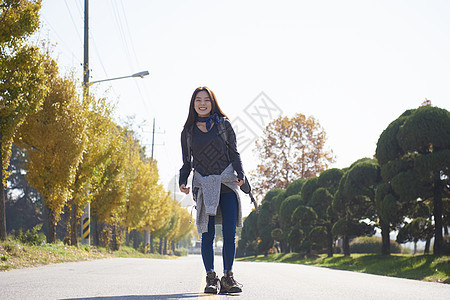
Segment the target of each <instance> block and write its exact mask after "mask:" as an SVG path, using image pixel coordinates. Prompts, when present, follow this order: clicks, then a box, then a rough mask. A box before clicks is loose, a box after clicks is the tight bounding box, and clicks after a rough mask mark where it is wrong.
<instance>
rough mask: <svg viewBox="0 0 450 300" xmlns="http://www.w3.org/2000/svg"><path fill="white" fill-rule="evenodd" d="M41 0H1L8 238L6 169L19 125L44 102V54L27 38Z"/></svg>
mask: <svg viewBox="0 0 450 300" xmlns="http://www.w3.org/2000/svg"><path fill="white" fill-rule="evenodd" d="M40 8H41V1H34V0H28V1H27V0H8V1H5V0H0V149H1V155H0V240H4V239H6V216H5V199H4V192H3V191H4V189H5V185H4V183H5V180H6V177H7V176H6V175H5V170H6V169H7V168H8V165H9V158H10V156H11V145H12V141H13V138H14V135H15V133H16V131H17V128H19V126H20V125H21V123H22V122H23V121H24V119H25V118H26V116H27V115H29V114H32V113H34V112H36V111H37V110H38V109H39V108H40V107H41V105H42V101H43V99H44V94H45V91H46V84H45V82H46V76H45V72H44V65H43V55H42V54H41V52H40V50H39V48H38V47H36V46H33V45H31V44H30V43H28V38H29V36H30V35H32V34H33V33H34V32H35V31H36V30H37V29H38V28H39V10H40Z"/></svg>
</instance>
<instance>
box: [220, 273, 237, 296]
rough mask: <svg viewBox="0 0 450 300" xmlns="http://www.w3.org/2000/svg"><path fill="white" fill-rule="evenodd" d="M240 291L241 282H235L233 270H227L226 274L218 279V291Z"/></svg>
mask: <svg viewBox="0 0 450 300" xmlns="http://www.w3.org/2000/svg"><path fill="white" fill-rule="evenodd" d="M240 292H242V284H240V283H239V282H237V281H236V280H235V279H234V277H233V272H231V271H228V272H227V276H225V275H224V276H223V277H222V279H221V280H220V293H221V294H222V293H240Z"/></svg>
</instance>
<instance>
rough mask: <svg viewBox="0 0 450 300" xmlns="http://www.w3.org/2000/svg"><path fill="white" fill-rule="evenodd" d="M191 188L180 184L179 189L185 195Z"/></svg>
mask: <svg viewBox="0 0 450 300" xmlns="http://www.w3.org/2000/svg"><path fill="white" fill-rule="evenodd" d="M190 190H191V188H190V187H186V186H185V185H184V184H182V185H180V191H181V192H182V193H185V194H186V195H187V194H189V192H190Z"/></svg>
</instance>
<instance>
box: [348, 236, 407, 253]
mask: <svg viewBox="0 0 450 300" xmlns="http://www.w3.org/2000/svg"><path fill="white" fill-rule="evenodd" d="M382 244H383V243H382V241H381V237H376V236H360V237H357V238H355V239H353V240H352V241H351V242H350V252H351V253H377V254H381V246H382ZM390 250H391V253H401V252H402V247H401V246H400V244H398V243H397V242H395V241H392V240H391V245H390Z"/></svg>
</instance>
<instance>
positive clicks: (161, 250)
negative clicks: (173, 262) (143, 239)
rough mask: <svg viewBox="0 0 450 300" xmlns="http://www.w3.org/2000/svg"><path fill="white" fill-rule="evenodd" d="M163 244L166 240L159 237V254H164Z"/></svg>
mask: <svg viewBox="0 0 450 300" xmlns="http://www.w3.org/2000/svg"><path fill="white" fill-rule="evenodd" d="M163 244H164V242H163V239H162V238H161V237H160V238H159V254H161V255H162V254H163Z"/></svg>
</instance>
